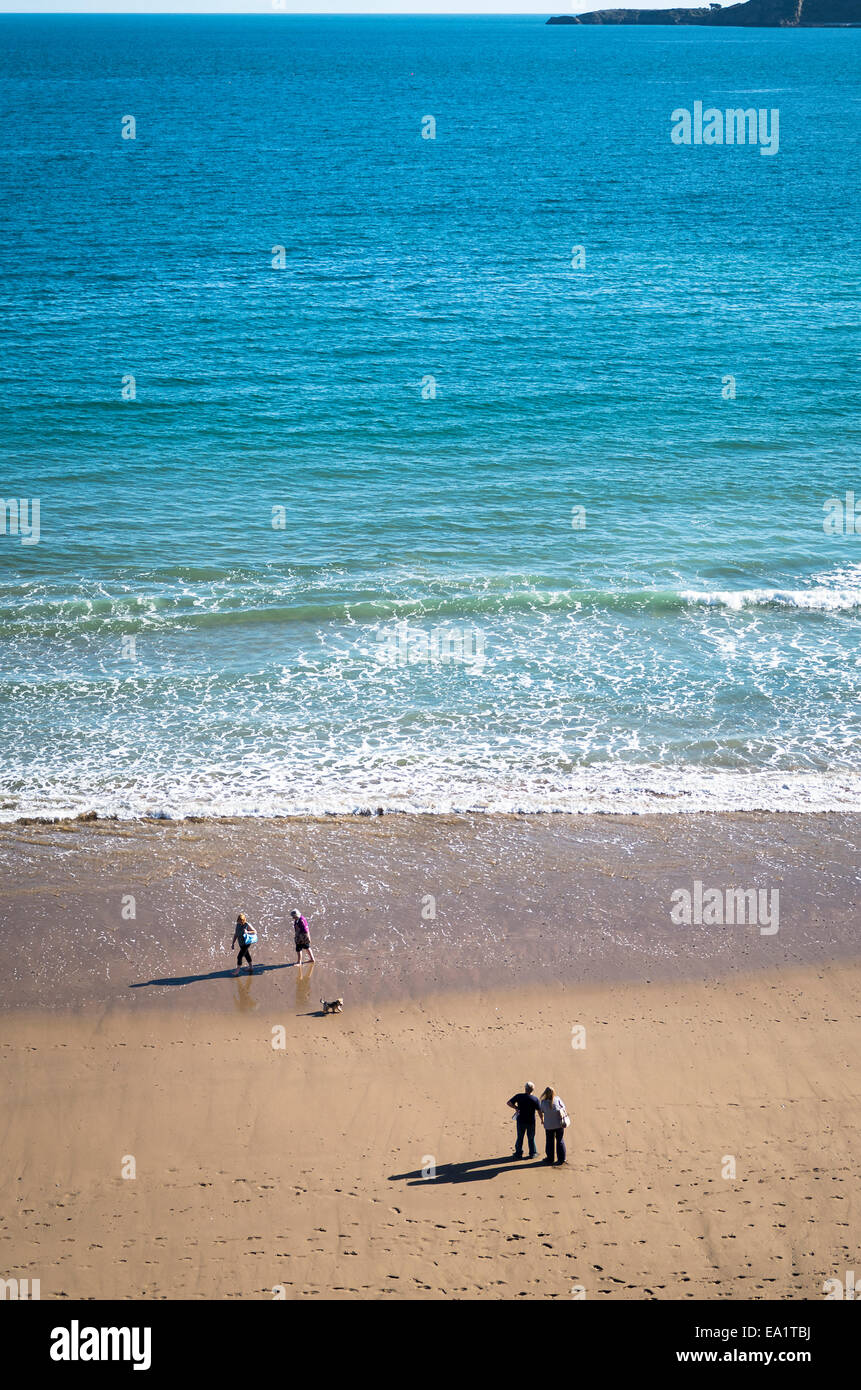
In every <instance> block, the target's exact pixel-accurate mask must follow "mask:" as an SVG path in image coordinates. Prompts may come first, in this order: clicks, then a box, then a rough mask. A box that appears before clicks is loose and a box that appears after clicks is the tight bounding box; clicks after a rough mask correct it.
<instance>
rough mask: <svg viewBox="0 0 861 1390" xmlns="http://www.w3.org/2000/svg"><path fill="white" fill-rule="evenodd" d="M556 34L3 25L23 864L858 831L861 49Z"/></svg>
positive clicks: (11, 750) (3, 446)
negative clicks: (709, 820)
mask: <svg viewBox="0 0 861 1390" xmlns="http://www.w3.org/2000/svg"><path fill="white" fill-rule="evenodd" d="M544 19H545V16H541V15H537V16H536V15H532V16H505V17H491V16H475V17H454V16H440V17H429V16H418V17H416V16H411V17H405V16H391V15H390V16H375V17H369V16H368V17H365V16H363V17H348V16H322V17H321V16H295V15H290V14H287V13H285V12H281V11H279V10H276V9H273V12H272V14H271V15H257V16H252V15H248V16H242V17H239V16H235V17H232V16H196V17H191V16H145V15H127V16H117V15H104V16H77V15H50V16H49V15H43V16H22V15H3V16H2V17H0V210H2V225H3V232H2V237H0V300H2V305H0V454H2V461H1V462H0V494H2V506H3V511H2V515H0V522H1V523H2V526H3V534H2V535H0V818H2V819H3V820H6V821H13V820H16V819H18V818H22V817H39V816H42V817H73V816H77V815H81V814H86V813H90V812H96V813H97V814H98V815H99V816H103V815H104V816H117V817H120V818H130V819H134V818H139V817H144V816H159V817H183V816H188V815H198V816H273V815H278V816H280V815H322V814H325V813H344V812H346V813H350V812H367V811H368V810H373V811H375V810H377V809H378V808H381V809H383V810H385V811H387V812H396V811H414V812H432V813H449V812H452V811H466V810H476V811H498V812H517V811H522V812H552V811H566V812H578V811H583V812H590V811H591V812H596V811H597V812H601V811H603V812H619V813H632V812H639V813H646V812H653V811H660V812H678V811H688V810H689V811H720V810H751V809H763V810H768V809H772V810H782V809H785V810H810V811H821V810H826V809H832V808H846V809H855V810H858V809H861V761H859V752H861V706H859V693H861V651H859V616H861V463H859V444H861V428H859V410H858V407H859V389H858V388H859V354H861V336H859V327H861V262H859V257H858V250H857V238H858V168H859V126H861V122H859V116H861V86H859V72H861V62H859V59H861V32H859V31H858V30H854V31H853V30H837V29H834V30H767V29H732V28H721V29H719V30H707V29H700V28H692V27H666V28H664V27H652V26H649V27H646V28H638V27H595V28H589V27H580V26H570V27H554V26H550V27H548V26H547V25H546V24H545V23H544ZM698 104H699V106H698ZM736 109H741V110H742V111H747V110H752V111H754V112H755V113H757V120H756V121H755V122H753V124H750V123H748V122H747V120H745V121H744V122H743V123H742V125H743V128H744V129H745V130H746V132H747V134H748V135H749V136H750V137H751V138H749V139H746V141H745V143H744V144H740V143H738V141H735V142H734V143H732V144H730V143H728V142H727V140H722V141H720V142H718V141H717V140H716V139H712V140H711V142H707V141H705V140H704V141H703V142H702V143H695V142H694V140H693V139H692V140H691V143H688V144H684V143H679V142H677V141H676V140H675V139H674V138H673V133H672V132H673V129H674V127H675V126H677V125H678V123H679V120H680V117H679V115H678V113H679V112H680V111H684V112H689V113H691V118H692V120H693V121H694V123H695V122H696V116H697V111H699V112H700V113H702V112H705V113H706V120H707V121H708V113H709V112H710V111H712V112H713V111H717V112H718V113H719V114H721V115H722V113H723V112H725V111H726V110H730V111H734V110H736ZM760 112H762V113H764V119H765V122H766V125H767V127H768V130H769V131H770V132H771V134H772V135H773V134H774V133H775V131H777V132H778V133H779V135H778V143H777V148H771V149H770V150H769V149H767V148H766V147H765V146H764V143H763V142H762V141H761V140H760V139H759V132H760V130H761V129H762V120H763V117H761V116H759V113H760ZM674 113H676V114H675V115H674ZM775 113H777V114H776V115H775ZM711 119H712V135H714V129H715V125H714V118H713V117H712V118H711ZM754 137H755V138H754ZM772 144H774V142H773V141H772ZM856 499H857V501H856ZM856 522H857V528H856Z"/></svg>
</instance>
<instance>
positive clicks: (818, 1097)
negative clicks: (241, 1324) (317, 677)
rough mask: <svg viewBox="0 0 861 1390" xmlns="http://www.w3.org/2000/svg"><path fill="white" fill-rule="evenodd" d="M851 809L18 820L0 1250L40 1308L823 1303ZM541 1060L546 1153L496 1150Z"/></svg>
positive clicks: (852, 973)
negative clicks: (754, 889)
mask: <svg viewBox="0 0 861 1390" xmlns="http://www.w3.org/2000/svg"><path fill="white" fill-rule="evenodd" d="M856 832H857V827H856V824H855V821H854V820H853V818H852V817H808V818H805V817H802V816H799V817H765V816H761V817H757V816H752V817H723V818H722V817H697V818H680V817H667V818H661V817H655V818H653V819H652V820H651V821H650V822H642V821H639V820H638V819H636V818H631V819H630V820H626V819H625V818H603V817H600V818H595V819H594V820H592V819H588V818H571V820H570V821H569V820H567V819H566V818H560V817H542V818H510V819H509V818H485V819H482V818H481V817H476V818H473V819H470V818H463V819H460V820H455V819H452V820H445V821H441V822H440V823H439V824H436V825H435V824H433V823H431V822H429V821H426V822H420V823H418V824H416V823H411V822H410V820H409V819H408V818H384V819H383V820H381V821H376V822H369V821H364V822H363V821H355V822H352V823H350V822H347V821H339V822H332V823H328V822H321V823H316V822H313V823H312V822H284V823H276V822H271V823H265V824H261V825H254V824H251V823H241V822H234V823H211V824H202V825H194V824H188V823H185V824H176V825H163V824H158V825H151V826H140V827H133V826H123V825H117V824H113V823H111V824H100V823H96V824H89V823H88V824H84V825H80V824H79V825H74V826H71V827H59V826H25V827H22V826H17V827H9V828H7V829H6V830H4V831H3V832H2V835H0V840H2V853H3V855H4V858H5V868H6V870H7V872H6V873H4V878H3V883H4V888H3V916H4V921H5V929H6V931H7V932H8V931H9V930H10V929H11V927H12V926H13V924H20V927H21V931H22V932H24V933H27V932H29V933H30V934H31V936H30V938H29V939H27V940H26V944H25V945H24V946H23V947H22V949H21V951H20V953H19V955H18V957H17V958H16V959H14V960H13V962H12V967H13V972H14V982H13V983H10V980H9V973H12V972H9V973H7V980H6V983H5V985H4V990H5V1004H6V1012H5V1015H4V1021H3V1028H2V1055H3V1059H4V1065H3V1067H2V1088H3V1102H4V1103H3V1107H2V1113H3V1143H4V1152H5V1154H6V1163H5V1165H4V1174H3V1178H2V1187H3V1202H2V1210H3V1214H4V1215H3V1225H2V1236H1V1237H0V1238H2V1243H3V1255H2V1264H3V1265H4V1267H5V1268H6V1270H7V1271H8V1272H9V1273H10V1274H12V1273H14V1274H16V1275H17V1276H18V1277H20V1278H25V1277H30V1278H38V1279H40V1281H41V1295H42V1298H43V1299H45V1298H53V1299H62V1298H69V1299H74V1298H97V1299H98V1298H107V1297H121V1298H180V1299H193V1298H206V1299H213V1298H216V1299H220V1298H224V1299H236V1298H242V1299H254V1298H260V1299H266V1298H273V1297H276V1296H277V1297H285V1298H287V1299H297V1298H305V1297H317V1298H353V1299H356V1298H367V1299H376V1298H382V1297H385V1298H395V1299H403V1298H462V1299H473V1298H539V1299H559V1298H571V1297H572V1296H576V1295H577V1294H578V1292H580V1291H582V1293H583V1295H584V1296H585V1297H586V1298H587V1299H588V1298H592V1299H603V1300H606V1299H613V1298H622V1299H648V1298H662V1299H685V1298H708V1299H747V1298H780V1299H817V1298H821V1297H822V1286H823V1283H824V1281H825V1280H826V1279H828V1278H831V1277H838V1278H842V1277H843V1274H844V1273H845V1271H846V1270H847V1269H853V1268H856V1267H857V1265H858V1263H859V1261H861V1247H859V1223H858V1213H857V1211H856V1206H857V1200H856V1198H855V1196H854V1195H853V1192H854V1189H853V1182H852V1177H853V1174H854V1170H855V1161H854V1155H855V1154H857V1151H858V1144H859V1118H858V1116H859V1110H858V1101H859V1090H861V1082H859V1077H858V1070H857V1065H856V1063H855V1053H856V1051H857V1036H858V1023H859V1008H861V964H859V963H858V960H857V956H858V951H857V941H856V937H855V922H856V915H857V914H856V899H855V896H854V894H855V891H856V877H857V869H856V863H857V855H856V841H855V836H856ZM276 847H277V848H278V850H279V853H278V854H277V855H276V854H275V853H274V850H275V849H276ZM575 849H576V852H575ZM266 864H268V867H269V872H268V876H267V875H266V874H264V865H266ZM491 871H492V873H491ZM727 875H729V878H728V877H727ZM752 875H753V876H752ZM303 876H304V877H303ZM692 876H693V877H699V878H702V879H704V880H705V881H706V882H709V883H712V882H714V883H718V884H720V883H722V882H724V881H727V882H729V881H732V882H734V883H740V884H744V883H748V882H750V883H753V884H760V885H763V884H766V883H767V884H770V885H771V886H779V888H780V890H781V918H780V929H779V931H778V932H777V933H775V934H774V935H770V936H767V935H761V934H760V933H759V931H758V929H757V928H756V927H750V926H732V927H726V926H724V927H721V928H707V927H703V926H700V927H698V928H694V927H691V928H685V927H679V926H674V925H673V924H671V923H669V921H668V911H669V908H668V902H669V895H670V892H671V891H672V890H673V888H674V887H676V886H678V884H680V883H682V884H683V883H685V882H686V881H688V880H689V879H690V878H691V877H692ZM300 883H305V884H306V885H307V886H306V889H305V892H304V894H303V896H302V898H301V900H300V906H302V907H303V908H304V909H306V910H307V911H308V913H309V916H310V918H311V924H312V929H313V932H314V943H315V949H316V950H317V953H318V957H319V960H318V964H317V965H316V967H315V968H314V970H313V971H311V970H309V967H307V966H306V967H305V968H304V969H303V970H302V971H301V973H300V971H299V970H298V969H297V968H296V966H295V964H293V963H292V962H293V960H294V953H293V951H292V949H285V945H284V943H285V939H286V927H285V926H284V925H283V922H282V920H281V918H280V917H279V915H278V913H279V912H280V911H281V910H282V909H281V900H282V898H283V900H284V902H285V903H289V902H290V901H292V899H293V896H294V895H295V894H296V893H297V892H298V891H299V889H298V886H297V885H299V884H300ZM312 885H313V889H312ZM492 886H493V887H494V888H495V891H492ZM434 888H436V889H437V898H438V901H437V917H436V919H435V920H429V921H424V920H423V919H422V915H421V904H422V901H423V899H424V898H425V897H426V895H427V894H428V893H430V894H433V892H434ZM124 892H125V893H133V894H134V895H135V896H136V899H137V907H138V916H137V918H136V919H135V920H133V921H129V922H125V923H123V922H122V920H121V919H120V920H119V921H116V920H115V921H114V924H113V926H111V924H110V918H109V914H110V913H114V916H115V918H118V917H119V910H118V908H119V903H120V900H121V897H122V896H123V893H124ZM255 894H256V897H255ZM351 902H352V907H351ZM240 903H241V904H242V905H243V906H244V907H245V908H246V910H247V911H248V913H249V916H250V917H251V918H252V920H254V921H257V920H260V921H261V923H262V924H263V930H262V933H261V943H260V948H259V952H258V959H259V961H260V962H261V965H263V966H264V967H266V968H264V969H263V970H262V973H260V974H257V975H255V976H254V977H253V978H249V977H248V976H247V975H246V976H243V977H240V978H238V979H237V978H232V977H231V976H230V974H229V973H228V971H229V968H230V966H231V964H232V960H231V957H230V956H229V954H227V952H226V945H227V941H228V940H229V935H230V929H231V914H232V912H234V911H235V910H236V908H237V907H238V905H239V904H240ZM267 905H268V913H269V915H268V916H267V915H266V914H267ZM637 905H638V906H637ZM115 908H116V909H117V910H116V911H114V909H115ZM276 908H277V911H276ZM284 911H286V907H285V908H284ZM530 913H531V914H532V918H533V919H534V920H530ZM225 919H226V920H225ZM16 930H17V927H16ZM37 930H39V931H43V932H44V933H45V934H46V935H45V942H44V946H43V947H42V948H40V947H39V945H38V943H37V941H36V939H35V937H36V932H37ZM431 933H435V935H431ZM692 937H693V938H694V939H693V940H692V939H691V938H692ZM276 943H277V947H276ZM853 954H854V956H855V959H854V960H853ZM150 981H155V983H149V982H150ZM336 993H341V994H343V995H344V997H345V1001H346V1005H345V1011H344V1013H343V1014H341V1015H339V1016H335V1017H332V1016H329V1017H326V1018H324V1017H322V1016H321V1014H320V1011H319V1005H318V1000H319V998H320V996H325V997H332V996H333V995H334V994H336ZM13 1004H17V1005H18V1007H10V1005H13ZM580 1030H583V1031H580ZM574 1043H577V1044H578V1045H576V1046H575V1045H572V1044H574ZM579 1044H582V1045H579ZM527 1079H531V1080H533V1081H534V1082H535V1083H536V1085H537V1086H538V1087H539V1088H540V1087H542V1086H544V1085H545V1084H547V1083H553V1084H554V1085H555V1086H556V1088H557V1089H558V1091H559V1092H560V1093H561V1095H562V1096H563V1098H564V1100H565V1102H566V1104H567V1106H568V1109H569V1111H570V1113H571V1116H572V1124H571V1127H570V1129H569V1130H568V1139H569V1162H568V1164H567V1165H566V1166H564V1167H561V1168H560V1167H554V1168H552V1169H548V1168H546V1167H545V1166H543V1165H542V1164H540V1163H537V1162H536V1163H529V1162H521V1163H517V1162H516V1161H514V1160H513V1158H512V1149H513V1132H514V1125H513V1121H512V1118H511V1112H510V1111H509V1110H507V1108H506V1106H505V1102H506V1100H507V1099H508V1097H509V1096H510V1095H512V1094H513V1093H514V1092H516V1091H518V1090H520V1089H521V1087H522V1084H523V1083H524V1081H526V1080H527ZM541 1138H542V1136H541V1135H540V1133H539V1146H540V1145H541ZM540 1156H541V1154H540V1151H539V1157H540Z"/></svg>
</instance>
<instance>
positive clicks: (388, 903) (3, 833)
mask: <svg viewBox="0 0 861 1390" xmlns="http://www.w3.org/2000/svg"><path fill="white" fill-rule="evenodd" d="M859 826H861V817H859V816H857V815H846V814H823V815H802V814H799V815H773V814H766V813H761V814H756V813H752V814H735V815H696V816H685V815H667V816H650V817H640V816H630V817H622V816H480V815H474V816H445V817H443V816H440V817H413V816H385V817H374V818H370V819H365V818H351V817H345V818H341V817H332V818H324V819H322V820H319V821H308V820H296V821H290V820H283V821H265V820H261V821H253V820H239V821H213V822H200V823H195V822H189V821H184V822H176V823H172V822H155V823H146V824H131V823H123V822H109V821H103V822H95V823H80V822H77V823H76V822H72V823H66V824H62V825H17V826H5V827H2V828H0V885H2V886H0V932H2V939H3V941H4V943H5V944H6V947H7V958H6V969H5V971H4V972H3V978H2V980H0V1007H2V1008H3V1009H6V1010H8V1009H11V1008H16V1007H21V1006H24V1007H39V1008H43V1009H51V1008H69V1007H74V1008H79V1007H87V1006H94V1005H97V1006H103V1005H105V1004H111V1005H114V1006H119V1007H122V1008H123V1009H129V1008H142V1007H143V1008H148V1007H152V1006H154V1005H157V1006H158V1007H160V1008H165V1007H180V1008H182V1009H183V1010H189V1009H207V1010H210V1011H212V1010H218V1009H221V1008H225V1009H227V1010H229V1009H231V1007H232V1005H231V1003H230V1000H231V997H232V992H231V984H230V976H229V972H230V970H231V969H232V967H233V963H234V956H233V955H232V954H231V953H230V951H229V949H228V946H229V942H230V938H231V935H232V930H233V922H234V920H235V917H236V914H237V912H238V911H239V910H240V909H244V911H245V912H246V913H247V914H248V916H249V918H250V920H251V921H252V922H253V923H254V924H255V925H256V926H257V927H258V929H259V932H260V941H259V944H258V947H257V949H256V951H255V952H254V956H255V959H256V961H257V962H258V964H259V965H260V966H261V967H262V968H263V973H262V974H261V976H260V978H259V982H258V983H257V984H256V986H255V992H256V994H257V996H258V998H259V1001H260V1003H261V1004H262V1005H264V1006H265V1005H270V1004H271V1005H277V1003H278V1002H279V1001H280V999H281V997H282V993H283V991H284V989H285V988H288V987H289V986H288V983H287V977H288V974H289V973H291V972H292V970H293V968H294V963H295V952H294V950H293V943H292V930H291V927H290V921H289V910H290V908H291V907H293V906H294V905H295V906H298V907H299V908H300V909H301V910H302V911H303V912H304V913H305V914H306V915H307V916H308V917H309V919H310V922H311V928H312V939H313V942H314V946H315V950H316V951H317V954H318V956H319V959H320V970H319V983H320V986H321V993H326V995H327V997H329V996H331V997H334V996H335V995H344V996H345V997H349V999H350V1002H351V1003H353V1004H355V1003H358V1002H361V1001H385V1000H389V1001H392V1000H396V999H404V998H417V997H423V996H424V995H425V994H427V993H428V992H437V993H448V992H451V991H459V990H462V991H472V990H475V989H482V988H507V987H510V986H512V985H514V984H517V985H528V984H538V983H542V982H544V983H547V984H548V985H553V984H558V983H580V982H593V983H599V982H602V981H610V980H629V981H632V982H637V981H645V980H662V979H663V980H673V979H696V978H715V977H717V976H720V975H725V974H731V973H732V972H735V971H739V970H741V971H749V970H753V969H757V968H770V969H773V968H783V967H792V966H799V965H804V964H808V963H812V964H821V963H826V962H828V961H834V960H848V959H853V958H857V957H859V956H861V949H859V932H858V923H859V913H858V907H859V872H858V865H859V860H861V855H859ZM697 880H699V881H700V882H702V883H703V884H704V885H705V886H706V887H709V886H715V887H719V888H721V889H726V888H730V887H734V886H735V887H740V888H744V889H752V888H762V889H765V890H775V889H776V890H777V891H778V892H779V895H780V897H779V905H780V925H779V930H778V932H777V933H776V934H774V935H763V934H761V933H760V931H759V929H758V928H757V926H755V925H754V926H751V925H732V926H696V925H692V926H689V927H684V926H678V925H675V924H674V923H673V922H672V921H671V919H670V909H671V896H672V894H673V892H674V891H675V890H676V889H679V888H687V889H688V890H689V891H690V890H691V888H692V885H693V883H694V882H695V881H697ZM132 911H133V912H134V916H133V917H132V916H131V915H130V913H131V912H132Z"/></svg>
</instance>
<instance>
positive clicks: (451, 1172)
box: [389, 1154, 538, 1187]
mask: <svg viewBox="0 0 861 1390" xmlns="http://www.w3.org/2000/svg"><path fill="white" fill-rule="evenodd" d="M533 1166H535V1167H538V1164H537V1162H536V1163H534V1165H533ZM526 1167H529V1164H528V1163H525V1162H523V1161H521V1162H519V1163H518V1161H517V1159H516V1158H515V1157H514V1155H513V1154H504V1155H503V1156H502V1158H471V1159H469V1161H468V1162H467V1163H440V1164H439V1166H438V1167H437V1170H436V1176H435V1177H428V1176H427V1173H426V1170H425V1169H424V1168H416V1169H415V1170H414V1171H413V1172H412V1173H392V1174H390V1176H389V1182H405V1183H406V1184H407V1186H408V1187H424V1186H425V1184H426V1183H427V1184H428V1186H433V1184H434V1183H441V1182H484V1181H485V1179H487V1178H496V1177H498V1176H499V1174H500V1173H504V1172H506V1171H507V1170H509V1169H511V1168H526Z"/></svg>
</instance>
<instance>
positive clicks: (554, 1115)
mask: <svg viewBox="0 0 861 1390" xmlns="http://www.w3.org/2000/svg"><path fill="white" fill-rule="evenodd" d="M541 1118H542V1120H543V1121H544V1152H545V1154H546V1158H545V1159H544V1162H545V1163H552V1162H553V1153H554V1150H555V1152H556V1162H557V1163H564V1162H565V1159H566V1158H567V1157H568V1155H567V1154H566V1152H565V1129H566V1127H567V1126H568V1125H569V1124H570V1123H571V1121H570V1120H569V1118H568V1111H567V1110H566V1109H565V1102H564V1100H563V1099H562V1097H561V1096H557V1094H556V1092H555V1091H554V1089H553V1087H552V1086H546V1087H545V1089H544V1090H543V1091H542V1092H541Z"/></svg>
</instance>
